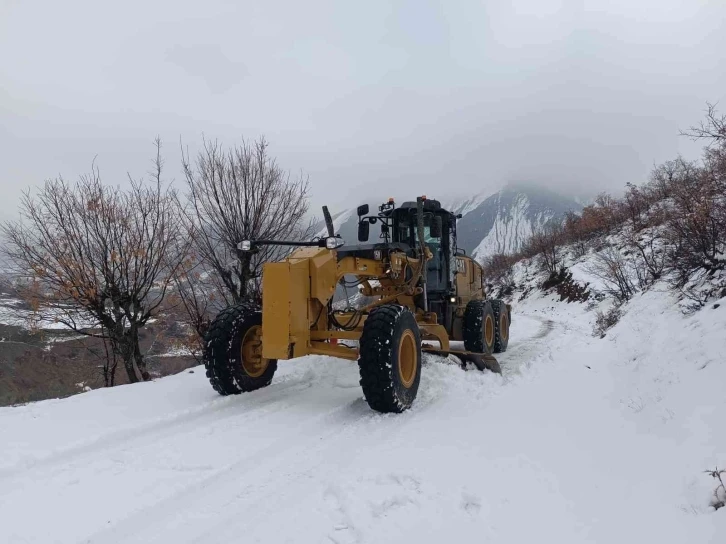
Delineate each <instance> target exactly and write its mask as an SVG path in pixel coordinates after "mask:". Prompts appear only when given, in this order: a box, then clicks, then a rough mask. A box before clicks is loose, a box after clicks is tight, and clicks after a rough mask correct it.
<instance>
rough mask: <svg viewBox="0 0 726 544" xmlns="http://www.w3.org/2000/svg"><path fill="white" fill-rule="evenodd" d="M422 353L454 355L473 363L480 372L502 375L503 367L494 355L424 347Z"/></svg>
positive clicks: (444, 355) (442, 355)
mask: <svg viewBox="0 0 726 544" xmlns="http://www.w3.org/2000/svg"><path fill="white" fill-rule="evenodd" d="M422 351H424V352H426V353H433V354H434V355H440V356H441V357H447V356H449V355H454V356H455V357H458V358H459V359H461V360H462V361H463V362H465V363H467V362H469V363H472V364H473V365H474V366H475V367H477V368H478V369H479V370H482V371H484V370H491V371H492V372H496V373H497V374H501V373H502V367H501V366H500V365H499V361H497V360H496V358H495V357H494V356H493V355H486V354H484V353H474V352H472V351H443V350H440V349H435V348H430V347H428V346H424V347H423V348H422Z"/></svg>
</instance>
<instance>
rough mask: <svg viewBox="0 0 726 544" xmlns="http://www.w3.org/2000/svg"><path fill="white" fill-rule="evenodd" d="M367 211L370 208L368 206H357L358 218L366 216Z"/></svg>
mask: <svg viewBox="0 0 726 544" xmlns="http://www.w3.org/2000/svg"><path fill="white" fill-rule="evenodd" d="M369 209H370V207H369V206H368V204H361V205H360V206H358V217H363V216H364V215H368V210H369ZM366 240H368V238H366Z"/></svg>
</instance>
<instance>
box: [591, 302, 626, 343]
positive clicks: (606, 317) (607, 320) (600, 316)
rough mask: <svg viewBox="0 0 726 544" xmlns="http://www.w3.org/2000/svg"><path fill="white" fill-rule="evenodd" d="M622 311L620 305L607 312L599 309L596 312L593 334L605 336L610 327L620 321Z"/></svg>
mask: <svg viewBox="0 0 726 544" xmlns="http://www.w3.org/2000/svg"><path fill="white" fill-rule="evenodd" d="M620 317H621V313H620V307H619V306H613V307H612V308H610V309H609V310H608V311H607V312H601V311H600V310H598V311H597V313H596V314H595V325H594V327H593V331H592V333H593V336H597V337H598V338H605V334H606V333H607V331H608V330H609V329H611V328H612V327H614V326H615V325H616V324H617V323H618V321H620Z"/></svg>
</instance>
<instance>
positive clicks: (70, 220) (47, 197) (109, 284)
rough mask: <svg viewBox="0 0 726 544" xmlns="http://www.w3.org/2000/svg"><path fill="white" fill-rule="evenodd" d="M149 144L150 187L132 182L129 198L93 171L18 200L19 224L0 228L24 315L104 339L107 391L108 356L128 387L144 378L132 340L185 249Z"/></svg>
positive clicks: (158, 146)
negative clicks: (27, 308) (26, 306)
mask: <svg viewBox="0 0 726 544" xmlns="http://www.w3.org/2000/svg"><path fill="white" fill-rule="evenodd" d="M155 143H156V157H155V159H154V170H153V172H152V173H151V183H149V184H145V183H143V182H142V181H137V180H133V179H131V180H130V182H131V188H130V189H129V190H125V191H123V190H120V189H114V188H110V187H108V186H105V185H103V184H102V182H101V176H100V174H99V171H98V169H97V168H96V167H95V165H94V166H93V168H92V172H91V173H90V174H88V175H85V176H82V177H81V178H80V180H79V181H78V182H77V183H75V184H72V183H67V182H66V181H65V180H63V179H62V178H58V179H55V180H49V181H46V183H45V185H44V186H43V187H42V188H41V189H40V190H39V191H38V192H37V194H35V195H33V194H31V193H30V192H27V193H25V195H24V197H23V199H22V203H21V220H19V221H12V222H6V223H4V224H3V225H2V232H3V233H4V235H5V237H6V238H7V241H8V243H7V248H6V252H7V254H8V256H9V258H10V260H11V262H12V264H13V266H14V268H15V272H16V274H17V276H18V277H19V278H20V280H21V284H22V285H23V289H22V296H23V298H24V299H25V300H26V301H27V302H28V303H30V305H31V307H32V308H33V309H34V310H36V311H37V312H45V314H46V317H51V318H52V319H54V320H55V321H58V322H60V323H63V324H64V325H66V326H67V327H69V328H70V329H72V330H74V331H77V332H79V333H81V334H84V335H88V336H95V337H101V338H104V339H108V340H109V342H110V344H111V348H112V349H111V352H112V356H110V357H109V358H107V361H110V362H108V364H107V365H105V366H104V371H105V373H106V374H107V375H105V376H104V378H105V381H106V384H107V385H111V384H113V373H114V370H115V366H114V365H115V364H114V362H113V361H114V359H113V357H114V356H116V355H118V356H119V357H120V359H121V360H122V362H123V364H124V367H125V368H126V372H127V374H128V378H129V381H130V382H132V383H133V382H136V381H138V380H139V379H142V380H147V379H149V378H150V374H149V372H148V370H147V366H146V362H145V360H144V357H143V355H142V353H141V350H140V347H139V332H140V330H141V329H142V328H143V327H144V326H145V325H146V324H147V323H148V321H149V320H150V319H151V318H152V317H153V316H154V315H155V314H156V313H157V310H158V309H159V307H160V306H161V304H162V301H163V300H164V298H165V296H166V293H167V289H168V287H169V285H170V283H171V281H172V277H173V275H174V273H175V272H176V268H177V266H178V263H179V262H180V261H181V258H182V255H183V254H184V252H185V251H186V247H185V244H184V236H183V235H182V234H181V229H180V222H179V217H178V214H177V206H176V195H175V193H174V191H173V189H171V188H170V187H169V186H166V185H165V184H164V183H163V182H162V164H163V162H162V159H161V142H160V141H159V140H157V141H156V142H155Z"/></svg>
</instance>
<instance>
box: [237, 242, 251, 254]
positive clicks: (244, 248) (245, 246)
mask: <svg viewBox="0 0 726 544" xmlns="http://www.w3.org/2000/svg"><path fill="white" fill-rule="evenodd" d="M237 249H239V250H240V251H249V250H251V249H252V242H251V241H250V240H242V241H241V242H240V243H239V244H237Z"/></svg>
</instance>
